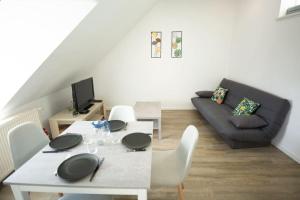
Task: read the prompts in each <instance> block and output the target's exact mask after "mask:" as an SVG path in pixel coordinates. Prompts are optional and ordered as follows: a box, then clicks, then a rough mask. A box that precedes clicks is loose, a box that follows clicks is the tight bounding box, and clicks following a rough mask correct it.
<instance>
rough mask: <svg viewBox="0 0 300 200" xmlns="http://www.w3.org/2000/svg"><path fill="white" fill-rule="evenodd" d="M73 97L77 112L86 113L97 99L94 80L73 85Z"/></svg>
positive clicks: (89, 79) (90, 79)
mask: <svg viewBox="0 0 300 200" xmlns="http://www.w3.org/2000/svg"><path fill="white" fill-rule="evenodd" d="M72 95H73V102H74V108H75V109H76V111H78V112H80V111H85V110H86V109H87V108H88V107H89V106H90V104H91V102H92V101H93V100H94V99H95V95H94V83H93V78H92V77H91V78H88V79H85V80H82V81H79V82H77V83H73V84H72Z"/></svg>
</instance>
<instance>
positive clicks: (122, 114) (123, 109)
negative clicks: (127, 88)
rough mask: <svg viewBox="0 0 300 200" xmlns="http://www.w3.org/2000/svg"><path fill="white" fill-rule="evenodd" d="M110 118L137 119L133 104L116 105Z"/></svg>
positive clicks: (127, 120)
mask: <svg viewBox="0 0 300 200" xmlns="http://www.w3.org/2000/svg"><path fill="white" fill-rule="evenodd" d="M108 120H122V121H124V122H132V121H136V117H135V112H134V109H133V108H132V107H131V106H123V105H119V106H114V107H113V108H112V109H111V111H110V114H109V118H108Z"/></svg>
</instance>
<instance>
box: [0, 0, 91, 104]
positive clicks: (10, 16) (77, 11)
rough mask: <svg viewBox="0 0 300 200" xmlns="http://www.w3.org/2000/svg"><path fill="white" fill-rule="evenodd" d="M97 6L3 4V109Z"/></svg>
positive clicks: (33, 0) (57, 0) (84, 2)
mask: <svg viewBox="0 0 300 200" xmlns="http://www.w3.org/2000/svg"><path fill="white" fill-rule="evenodd" d="M96 5H97V1H96V0H22V1H20V0H3V1H1V2H0V91H1V98H0V108H3V106H4V105H5V104H6V103H7V102H8V101H9V100H10V99H11V98H12V97H13V95H15V94H16V92H17V91H18V90H19V89H20V88H21V87H22V85H23V84H24V83H25V82H26V81H27V80H28V79H29V77H30V76H31V75H32V74H33V73H34V72H35V71H36V70H37V69H38V68H39V67H40V66H41V64H42V63H43V62H44V61H45V60H46V59H47V57H48V56H49V55H50V54H51V53H52V52H53V51H54V50H55V49H56V48H57V46H58V45H59V44H61V42H62V41H63V40H64V39H65V38H66V36H67V35H69V34H70V33H71V32H72V31H73V30H74V28H75V27H76V26H77V25H78V24H79V23H80V22H81V21H82V19H83V18H84V17H85V16H86V15H87V14H88V13H89V12H90V11H91V10H92V9H93V8H94V7H95V6H96ZM50 79H51V78H49V79H48V80H50ZM33 90H34V88H33Z"/></svg>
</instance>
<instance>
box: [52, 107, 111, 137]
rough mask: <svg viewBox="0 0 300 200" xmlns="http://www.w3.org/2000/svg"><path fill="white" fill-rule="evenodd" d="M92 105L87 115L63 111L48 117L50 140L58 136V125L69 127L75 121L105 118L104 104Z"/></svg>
mask: <svg viewBox="0 0 300 200" xmlns="http://www.w3.org/2000/svg"><path fill="white" fill-rule="evenodd" d="M93 104H94V105H93V106H92V107H90V108H89V112H88V113H87V114H78V115H73V111H70V110H68V109H65V110H63V111H61V112H59V113H56V114H55V115H53V116H52V117H50V118H49V124H50V130H51V136H52V138H56V137H57V136H58V135H59V126H60V125H69V124H72V123H73V122H75V121H94V120H100V119H103V118H106V111H105V107H104V103H103V102H101V103H93Z"/></svg>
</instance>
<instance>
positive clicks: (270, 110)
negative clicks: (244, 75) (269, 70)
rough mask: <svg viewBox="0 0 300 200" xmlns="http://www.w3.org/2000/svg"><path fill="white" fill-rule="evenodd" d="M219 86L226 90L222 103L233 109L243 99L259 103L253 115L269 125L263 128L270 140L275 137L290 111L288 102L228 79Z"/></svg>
mask: <svg viewBox="0 0 300 200" xmlns="http://www.w3.org/2000/svg"><path fill="white" fill-rule="evenodd" d="M220 86H221V87H223V88H227V89H228V93H227V95H226V98H225V101H224V103H225V104H227V105H229V106H230V107H232V108H233V109H234V108H235V107H236V106H237V105H238V104H239V103H240V102H241V100H242V99H243V98H244V97H246V98H249V99H251V100H253V101H255V102H257V103H259V104H260V107H259V108H258V110H257V111H256V113H255V114H256V115H258V116H260V117H262V118H263V119H264V120H266V121H267V122H268V124H269V125H268V126H267V127H265V128H263V131H264V132H265V133H266V135H267V136H268V137H269V138H270V139H272V138H273V137H275V135H276V134H277V132H278V131H279V129H280V127H281V126H282V124H283V122H284V119H285V117H286V115H287V113H288V111H289V109H290V103H289V101H288V100H286V99H283V98H280V97H278V96H275V95H273V94H270V93H267V92H264V91H262V90H259V89H256V88H254V87H251V86H248V85H245V84H242V83H238V82H235V81H232V80H228V79H223V80H222V82H221V83H220Z"/></svg>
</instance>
